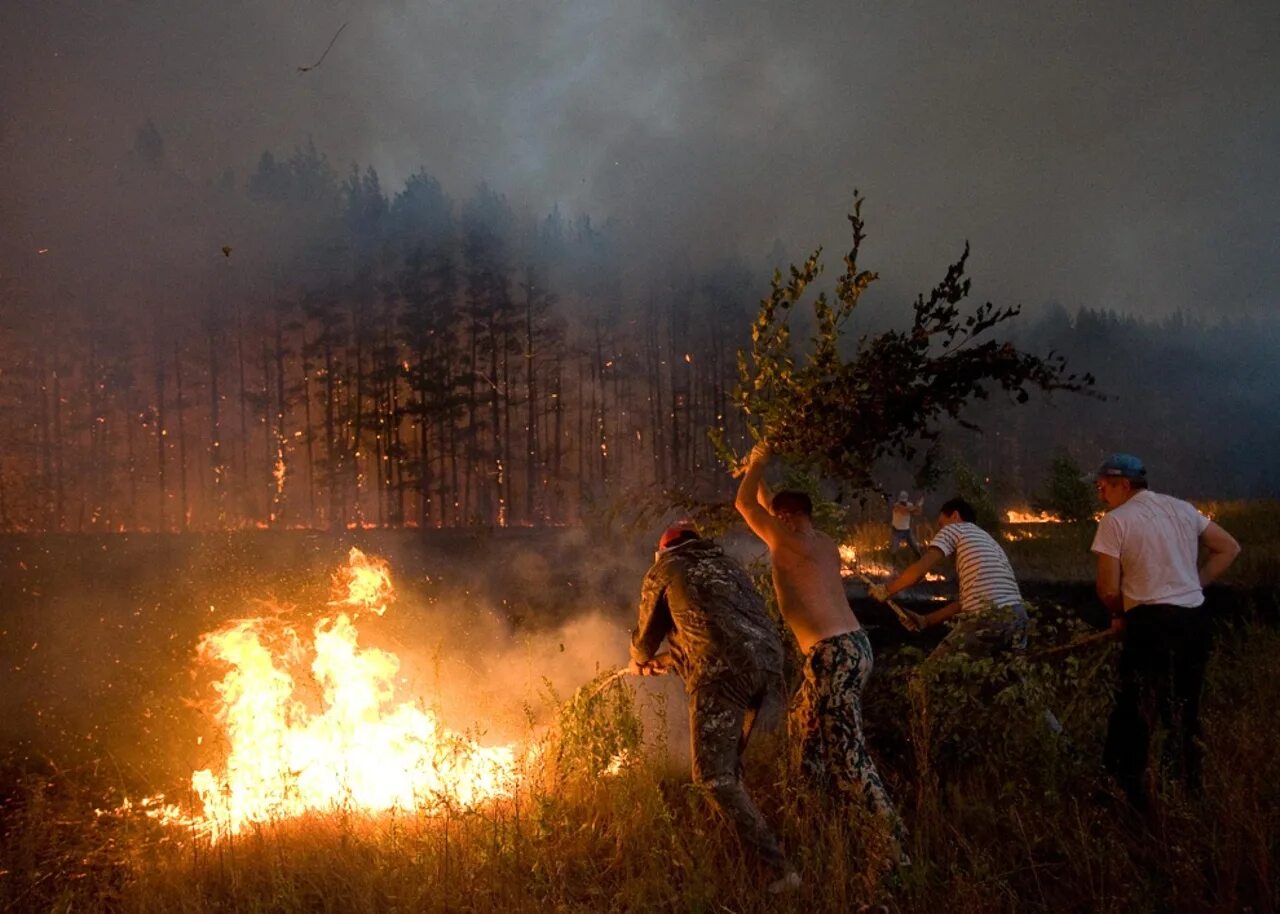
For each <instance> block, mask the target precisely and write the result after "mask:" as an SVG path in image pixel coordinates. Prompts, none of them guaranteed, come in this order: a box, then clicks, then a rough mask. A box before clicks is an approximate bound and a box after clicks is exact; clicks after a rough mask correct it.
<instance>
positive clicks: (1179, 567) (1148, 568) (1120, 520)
mask: <svg viewBox="0 0 1280 914" xmlns="http://www.w3.org/2000/svg"><path fill="white" fill-rule="evenodd" d="M1208 526H1209V518H1207V517H1205V516H1204V515H1203V514H1201V513H1200V512H1199V511H1197V510H1196V509H1195V506H1194V505H1191V504H1189V503H1188V502H1185V501H1183V500H1182V499H1180V498H1173V497H1172V496H1169V495H1159V494H1157V493H1155V492H1152V491H1150V490H1147V489H1140V490H1138V492H1137V493H1135V494H1134V495H1133V497H1132V498H1130V499H1129V500H1128V501H1126V502H1125V503H1124V504H1122V505H1121V506H1120V507H1118V508H1113V509H1112V510H1111V511H1109V512H1108V513H1107V515H1106V516H1105V517H1103V518H1102V520H1101V521H1100V522H1099V523H1098V532H1097V534H1095V535H1094V537H1093V546H1092V547H1091V548H1092V550H1093V551H1094V552H1097V553H1100V554H1102V555H1109V556H1111V557H1112V558H1117V559H1119V560H1120V593H1121V595H1122V596H1123V597H1124V608H1125V609H1126V610H1128V609H1130V608H1132V607H1134V606H1138V605H1140V604H1143V603H1167V604H1170V605H1172V606H1199V605H1200V604H1201V603H1203V602H1204V590H1203V589H1202V588H1201V587H1200V572H1199V570H1198V569H1197V568H1196V559H1197V557H1198V555H1199V547H1200V534H1201V533H1204V530H1205V528H1206V527H1208Z"/></svg>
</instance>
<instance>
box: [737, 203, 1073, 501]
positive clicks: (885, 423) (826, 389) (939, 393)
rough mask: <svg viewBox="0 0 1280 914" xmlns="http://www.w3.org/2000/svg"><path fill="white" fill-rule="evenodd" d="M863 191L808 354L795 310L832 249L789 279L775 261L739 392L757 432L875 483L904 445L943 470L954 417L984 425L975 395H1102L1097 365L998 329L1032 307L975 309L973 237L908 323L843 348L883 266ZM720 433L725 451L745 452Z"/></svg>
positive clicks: (786, 450) (810, 465)
mask: <svg viewBox="0 0 1280 914" xmlns="http://www.w3.org/2000/svg"><path fill="white" fill-rule="evenodd" d="M862 203H863V198H862V197H861V196H860V195H858V194H857V193H856V192H855V194H854V201H853V212H852V213H850V214H849V223H850V226H851V228H852V234H853V243H852V246H851V248H850V250H849V253H848V254H846V255H845V257H844V271H843V272H842V273H841V275H840V277H839V279H838V280H837V281H836V285H835V292H834V298H832V297H829V296H828V295H827V293H826V292H820V293H819V294H818V295H817V297H816V299H814V301H813V304H812V307H813V316H814V334H813V338H812V340H811V346H810V347H809V348H808V352H807V354H797V353H796V352H795V351H794V347H793V343H792V328H791V320H790V319H791V315H792V312H793V310H794V309H795V308H796V306H797V305H798V304H799V303H800V301H801V299H802V298H803V297H804V294H805V292H806V290H807V289H808V287H809V286H810V285H812V284H813V283H814V282H815V281H816V280H817V278H818V277H819V275H820V274H821V272H822V266H821V256H822V249H821V248H819V249H818V250H816V251H815V252H814V253H813V254H812V256H810V257H809V258H808V259H807V260H805V261H804V263H803V264H801V265H800V266H798V267H797V266H792V267H791V268H790V275H789V277H788V278H787V279H786V281H785V282H784V280H783V275H782V273H781V272H775V273H774V276H773V280H772V283H771V288H770V292H769V295H768V297H767V298H765V299H763V300H762V301H761V303H760V309H759V312H758V314H757V315H756V318H755V321H754V322H753V324H752V328H751V347H750V349H749V350H742V351H739V353H738V377H739V383H738V385H737V387H736V388H735V391H734V402H735V404H736V405H737V407H738V408H739V409H740V410H741V411H742V413H743V415H744V416H745V418H746V424H747V427H748V429H749V430H750V433H751V436H752V437H753V438H755V439H760V438H766V439H767V440H768V441H769V443H770V446H771V447H772V449H773V450H774V452H775V453H778V454H781V455H783V456H784V457H786V458H787V459H788V460H789V461H790V462H792V463H793V464H795V465H797V466H800V467H804V468H806V469H808V470H811V471H813V472H816V473H818V474H820V475H822V476H826V477H830V478H834V479H837V480H839V481H841V482H842V483H844V484H845V485H846V486H852V487H854V488H855V489H859V490H868V489H873V488H875V485H874V482H873V479H872V473H873V470H874V467H875V465H876V463H877V462H878V461H879V460H881V459H883V458H886V457H897V458H901V459H903V460H906V461H907V462H909V463H913V464H916V466H917V471H918V473H917V474H918V476H919V477H920V479H921V481H922V482H924V481H928V480H931V479H933V478H935V477H936V475H937V472H938V471H937V457H938V441H939V436H940V432H941V429H942V426H943V423H944V421H946V420H954V421H956V422H958V423H959V424H960V425H961V426H963V427H966V428H976V426H975V425H974V424H973V423H972V422H971V421H969V420H968V419H967V418H965V416H964V415H963V413H964V410H965V407H967V406H969V405H970V404H971V403H973V402H974V401H977V400H986V399H988V398H989V397H990V396H991V394H992V393H993V392H994V391H997V390H999V391H1003V392H1005V393H1006V394H1008V395H1009V396H1010V397H1011V398H1012V399H1013V400H1014V401H1016V402H1018V403H1025V402H1027V400H1028V399H1029V398H1030V394H1031V391H1032V390H1042V391H1056V390H1065V391H1071V392H1076V393H1087V394H1091V395H1094V396H1097V394H1095V393H1094V391H1093V385H1094V379H1093V377H1092V375H1089V374H1083V375H1077V374H1074V373H1071V372H1069V371H1068V370H1067V366H1066V362H1065V360H1064V359H1063V358H1062V357H1061V356H1059V355H1057V354H1056V353H1053V352H1050V353H1049V354H1048V355H1047V356H1045V357H1040V356H1036V355H1033V354H1031V353H1027V352H1023V351H1021V350H1019V349H1018V348H1017V347H1015V346H1014V345H1013V344H1012V343H1009V342H1006V341H1001V340H997V339H993V338H988V336H989V334H990V332H991V331H992V330H994V329H996V328H998V327H999V326H1000V325H1001V324H1003V323H1005V322H1006V321H1008V320H1010V319H1012V318H1014V317H1016V316H1017V315H1018V314H1019V313H1020V311H1021V308H1019V307H1011V308H997V307H995V306H994V305H992V304H991V303H990V302H988V303H985V304H983V305H980V306H978V307H977V308H975V309H973V310H971V311H968V312H966V311H965V310H964V309H963V308H962V303H963V302H964V300H965V299H966V298H967V297H968V295H969V288H970V280H969V279H968V277H967V276H966V275H965V268H966V265H967V262H968V259H969V246H968V244H966V245H965V248H964V253H963V254H961V256H960V259H959V260H957V261H956V262H955V263H953V264H951V266H950V267H948V268H947V272H946V276H945V277H944V278H943V279H942V281H941V282H940V283H938V284H937V285H936V286H935V287H934V288H933V289H932V290H931V291H930V292H929V294H928V295H927V296H926V295H919V296H917V298H916V300H915V302H914V304H913V307H912V321H911V325H910V327H909V328H907V329H905V330H889V331H885V332H883V333H880V334H877V335H875V336H863V337H862V338H861V339H860V340H859V341H858V344H857V347H856V350H855V352H854V354H853V356H852V357H851V358H845V357H844V356H842V354H841V342H842V338H843V333H844V329H845V326H846V324H847V322H848V320H849V318H850V317H851V316H852V314H853V312H854V310H855V309H856V308H857V306H858V302H859V300H860V299H861V297H862V294H863V293H864V292H865V291H866V290H867V288H868V287H870V286H871V284H872V283H873V282H875V280H876V279H877V278H878V274H876V273H874V272H872V271H869V270H863V269H861V268H860V267H859V264H858V257H859V253H860V251H861V248H862V244H863V242H864V241H865V239H866V234H865V225H864V223H863V220H862ZM716 437H717V447H718V448H719V450H720V453H721V456H722V458H723V459H725V460H726V462H729V463H731V465H732V464H735V463H736V462H737V457H736V455H735V454H734V453H733V451H732V449H731V448H729V447H728V446H727V445H726V444H725V441H724V438H723V434H719V435H717V436H716Z"/></svg>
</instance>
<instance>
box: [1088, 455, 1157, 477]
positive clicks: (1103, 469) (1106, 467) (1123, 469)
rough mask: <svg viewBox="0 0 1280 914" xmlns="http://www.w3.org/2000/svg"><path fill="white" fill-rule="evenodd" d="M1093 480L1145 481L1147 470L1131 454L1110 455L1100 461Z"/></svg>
mask: <svg viewBox="0 0 1280 914" xmlns="http://www.w3.org/2000/svg"><path fill="white" fill-rule="evenodd" d="M1093 478H1094V479H1106V478H1119V479H1146V478H1147V468H1146V467H1144V466H1143V465H1142V461H1141V460H1139V459H1138V458H1137V457H1134V456H1133V455H1132V454H1112V455H1111V456H1110V457H1108V458H1107V459H1106V460H1104V461H1102V466H1100V467H1098V472H1096V473H1094V474H1093Z"/></svg>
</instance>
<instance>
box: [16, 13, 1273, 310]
mask: <svg viewBox="0 0 1280 914" xmlns="http://www.w3.org/2000/svg"><path fill="white" fill-rule="evenodd" d="M344 23H348V24H347V26H346V28H345V29H344V30H343V32H342V34H341V35H339V37H338V39H337V41H336V42H334V44H333V47H332V49H331V50H330V51H329V53H328V55H327V57H326V58H325V59H324V62H323V63H322V64H321V65H320V66H319V67H317V68H315V69H313V70H311V71H310V72H306V73H299V72H298V71H297V68H298V67H300V66H306V65H311V64H314V63H315V62H316V60H317V59H318V58H319V56H320V54H321V53H322V52H323V51H324V49H325V47H326V45H327V44H328V43H329V41H330V39H331V38H332V37H333V35H334V33H335V32H336V31H337V30H338V28H339V27H340V26H342V25H343V24H344ZM0 34H3V36H4V38H3V54H0V77H2V79H3V84H2V88H0V92H2V93H3V94H2V96H0V102H2V103H3V114H2V116H3V126H2V128H0V129H2V132H0V154H2V155H3V160H4V165H5V168H4V171H5V177H4V179H3V185H4V186H3V198H0V202H3V207H2V209H3V213H2V214H0V227H2V228H3V234H4V236H5V239H4V241H3V242H0V244H2V245H3V246H2V247H0V252H2V256H3V259H4V262H3V264H2V266H3V271H4V273H5V274H7V275H8V277H9V278H10V279H11V280H12V279H14V278H16V279H17V281H18V283H19V285H20V284H21V281H22V276H23V273H24V271H25V270H27V269H29V268H30V260H31V258H32V257H34V256H36V255H35V251H36V250H37V249H40V248H48V247H51V246H54V245H56V244H58V243H60V242H61V243H63V244H68V243H74V244H75V245H76V246H79V247H80V248H82V249H83V250H85V251H88V250H92V246H93V239H94V236H95V234H96V233H102V232H109V231H110V226H111V220H112V214H111V213H109V212H102V211H101V205H100V195H99V189H100V188H101V187H102V186H104V183H105V182H109V181H110V180H111V178H112V174H113V172H114V171H115V170H117V169H119V168H120V167H121V163H122V162H123V161H124V160H125V158H126V156H127V153H128V150H129V148H130V146H131V145H132V143H133V137H134V131H135V130H136V128H137V127H138V125H140V124H141V123H143V122H144V121H146V120H147V119H150V120H152V121H154V123H155V124H156V126H157V127H158V128H159V130H160V133H161V135H162V136H163V138H164V141H165V161H166V166H167V167H168V168H170V169H172V170H174V171H176V172H178V173H180V174H182V175H184V176H186V177H187V178H189V179H191V180H192V181H197V182H199V181H212V180H215V179H216V178H217V177H218V176H219V175H221V174H222V173H223V172H224V171H225V170H226V169H232V170H234V172H235V175H236V177H237V180H239V181H241V182H243V180H245V178H246V177H247V175H248V173H250V172H251V171H252V169H253V167H254V165H255V163H256V160H257V158H258V156H259V155H260V154H261V152H262V151H263V150H264V149H273V150H276V151H278V152H280V151H283V152H288V151H289V150H291V149H292V148H294V147H296V146H298V145H299V144H302V143H305V142H306V141H307V140H308V138H311V139H314V142H315V143H316V145H317V147H318V148H319V149H320V150H321V151H323V152H325V153H326V154H327V155H328V156H329V157H330V159H331V161H333V162H334V164H335V165H336V166H337V167H339V168H340V169H345V168H347V167H348V165H349V164H350V163H352V162H355V163H359V164H360V165H361V166H364V165H372V166H374V167H375V168H376V169H377V170H378V171H379V173H380V174H381V176H382V178H383V185H384V187H386V188H387V189H388V190H390V191H394V190H395V189H396V187H397V186H398V185H399V183H400V182H402V181H403V180H404V178H405V177H406V176H407V175H409V174H410V173H412V172H413V171H415V170H417V169H419V168H425V169H426V170H427V171H429V172H430V173H432V174H434V175H435V176H437V177H438V178H439V179H440V180H441V181H442V182H443V183H444V185H445V186H446V188H447V189H448V190H449V191H450V192H451V193H452V194H454V195H455V196H465V195H466V194H468V193H469V192H470V190H471V188H473V187H474V186H475V185H476V183H478V182H480V181H482V180H483V181H487V182H488V183H489V184H490V185H491V186H493V187H494V188H495V189H497V190H498V191H500V192H502V193H504V194H506V195H507V196H508V197H509V198H510V200H511V201H512V203H513V204H514V205H515V206H517V207H518V208H525V209H527V210H529V211H530V212H535V213H538V212H545V211H547V210H548V209H550V207H551V206H553V205H556V204H558V205H560V206H561V208H562V209H563V210H565V211H567V212H569V213H588V214H590V215H591V216H592V217H593V218H594V219H597V220H605V219H613V220H616V222H617V225H618V226H619V230H620V232H621V234H622V237H623V238H624V240H625V242H626V244H627V246H628V247H627V250H628V251H629V257H630V258H632V259H633V260H635V261H637V262H646V261H652V259H653V258H667V257H671V256H677V255H678V256H688V257H693V258H695V259H697V258H713V257H719V256H726V255H728V256H734V255H736V256H743V257H747V258H753V259H758V258H760V257H763V256H764V255H765V254H766V253H767V252H768V251H769V250H770V249H771V248H772V247H773V245H774V242H775V240H780V241H781V242H782V244H783V247H784V249H785V251H786V252H787V253H788V254H789V255H791V256H792V257H796V256H798V255H800V254H802V253H804V252H805V251H807V250H808V249H809V248H811V247H812V246H814V245H816V244H819V243H822V244H825V245H827V246H828V249H829V250H831V251H832V252H833V253H836V252H839V251H841V250H842V245H844V244H845V242H846V239H847V236H846V231H845V221H844V214H845V212H846V209H847V204H848V200H849V197H850V195H851V193H852V191H853V189H854V188H855V187H857V188H860V189H861V190H862V192H863V193H864V194H865V195H866V197H867V198H868V203H867V208H866V211H865V215H866V216H867V218H868V220H869V222H870V241H869V243H868V246H867V248H866V254H867V263H868V265H871V266H874V267H875V268H877V269H879V270H880V272H881V273H882V275H883V276H885V278H886V280H887V281H888V284H889V286H890V287H901V288H903V289H904V290H907V291H914V290H916V289H919V288H922V287H924V286H926V285H928V284H930V283H931V281H933V280H936V279H937V278H939V277H940V275H941V272H942V269H943V267H944V266H945V265H946V264H947V263H949V262H950V261H951V260H952V259H954V257H955V255H956V254H957V253H958V252H959V250H960V248H961V246H962V244H963V242H964V241H965V240H966V239H967V240H969V241H970V242H971V243H972V244H973V247H974V254H973V258H972V260H971V272H972V274H973V275H975V276H976V277H977V285H976V291H978V292H979V294H981V295H983V296H984V297H987V298H992V299H994V300H996V301H998V302H1001V303H1005V304H1009V303H1014V302H1024V303H1027V304H1030V305H1035V304H1037V303H1041V302H1047V301H1058V302H1062V303H1064V304H1067V305H1068V306H1070V307H1074V306H1088V307H1101V308H1113V309H1116V310H1120V311H1126V312H1133V313H1143V314H1153V315H1154V314H1164V313H1168V312H1170V311H1173V310H1178V309H1182V310H1187V311H1200V312H1209V313H1212V314H1222V315H1239V314H1258V313H1263V312H1269V311H1270V310H1271V309H1273V308H1274V305H1275V299H1276V296H1275V291H1274V290H1275V288H1276V286H1277V281H1280V256H1278V255H1280V215H1278V214H1280V176H1278V175H1280V170H1278V169H1277V168H1276V162H1277V159H1278V156H1277V153H1278V152H1280V104H1278V102H1280V55H1277V53H1276V51H1275V48H1276V47H1277V45H1278V43H1280V6H1278V5H1277V4H1276V3H1275V2H1274V0H1261V2H1231V3H1188V2H1161V3H1125V4H1117V3H1112V2H1079V3H1036V2H1032V3H1028V2H1021V0H1020V2H1004V0H998V2H983V3H980V4H958V3H955V2H953V0H928V2H901V0H896V2H849V0H843V2H833V0H822V2H813V3H791V2H785V3H784V2H752V0H736V2H731V3H730V2H719V0H697V2H687V0H685V2H671V0H422V2H407V0H364V2H359V3H355V2H334V0H310V2H301V0H292V2H290V0H254V2H247V0H228V2H224V3H195V2H191V0H165V2H159V0H136V2H124V0H80V2H68V0H54V2H32V0H10V2H7V3H5V4H3V5H2V6H0ZM139 205H146V204H145V201H139ZM193 218H198V214H194V215H193ZM71 239H74V241H72V240H71Z"/></svg>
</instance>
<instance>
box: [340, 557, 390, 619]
mask: <svg viewBox="0 0 1280 914" xmlns="http://www.w3.org/2000/svg"><path fill="white" fill-rule="evenodd" d="M333 597H334V598H333V599H332V600H330V601H329V605H330V606H350V607H353V608H354V609H357V610H358V609H367V610H370V611H372V612H375V613H377V614H378V615H379V616H380V615H382V614H383V613H385V612H386V611H387V604H388V603H389V602H391V601H392V600H393V599H395V591H394V590H393V589H392V587H391V568H390V566H388V565H387V562H386V560H385V559H379V558H369V557H368V556H367V555H365V554H364V553H363V552H361V551H360V550H359V549H357V548H356V547H355V546H352V547H351V552H350V553H348V555H347V565H346V567H345V568H342V569H339V570H338V571H337V572H336V573H335V574H334V576H333Z"/></svg>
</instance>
